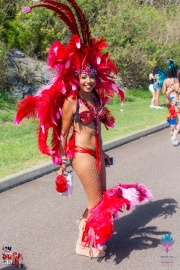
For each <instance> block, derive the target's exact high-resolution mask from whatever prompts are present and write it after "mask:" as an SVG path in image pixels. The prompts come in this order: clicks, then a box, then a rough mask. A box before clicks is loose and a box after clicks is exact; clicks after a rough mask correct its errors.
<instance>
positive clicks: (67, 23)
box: [30, 4, 79, 34]
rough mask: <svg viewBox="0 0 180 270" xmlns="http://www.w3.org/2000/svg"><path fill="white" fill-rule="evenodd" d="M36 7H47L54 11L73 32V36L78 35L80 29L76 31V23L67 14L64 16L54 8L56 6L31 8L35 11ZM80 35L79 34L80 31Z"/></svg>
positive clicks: (46, 6)
mask: <svg viewBox="0 0 180 270" xmlns="http://www.w3.org/2000/svg"><path fill="white" fill-rule="evenodd" d="M36 7H45V8H47V9H50V10H52V11H54V12H55V13H57V14H58V17H59V18H60V19H61V20H62V21H63V22H64V23H65V24H66V25H67V26H68V28H69V30H70V31H71V32H72V34H77V31H78V29H76V27H74V22H71V21H70V19H69V18H68V16H67V15H66V14H64V13H63V12H62V11H61V10H60V9H58V8H57V7H54V6H51V5H48V4H40V5H35V6H31V7H30V8H31V9H33V8H36ZM78 34H79V31H78Z"/></svg>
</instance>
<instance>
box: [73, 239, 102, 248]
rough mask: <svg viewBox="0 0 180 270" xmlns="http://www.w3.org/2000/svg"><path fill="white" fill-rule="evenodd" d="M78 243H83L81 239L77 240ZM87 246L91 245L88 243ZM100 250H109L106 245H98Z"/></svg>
mask: <svg viewBox="0 0 180 270" xmlns="http://www.w3.org/2000/svg"><path fill="white" fill-rule="evenodd" d="M77 243H78V244H79V245H81V239H78V241H77ZM86 247H89V246H88V245H86ZM98 250H104V251H105V250H107V246H106V245H99V246H98Z"/></svg>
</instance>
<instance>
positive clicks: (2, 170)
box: [0, 89, 168, 178]
mask: <svg viewBox="0 0 180 270" xmlns="http://www.w3.org/2000/svg"><path fill="white" fill-rule="evenodd" d="M150 99H151V93H150V92H149V91H148V90H135V89H131V90H128V91H127V93H126V102H125V103H124V106H122V105H121V104H120V102H119V99H117V98H115V99H113V100H112V101H111V103H110V104H109V105H108V107H109V109H110V110H111V112H112V114H113V115H114V116H115V119H116V123H115V128H114V129H109V130H108V131H106V130H105V128H104V127H103V128H102V137H103V141H108V140H112V139H114V138H118V137H121V136H125V135H128V134H131V133H133V132H136V131H138V130H141V129H144V128H147V127H150V126H153V125H156V124H159V123H161V122H163V121H165V119H166V116H167V115H168V112H167V109H166V107H165V105H164V96H161V97H160V105H162V106H164V109H163V110H160V109H159V110H157V109H151V108H150V107H149V106H150ZM15 108H16V105H15V102H14V101H13V100H12V99H11V98H9V97H8V96H2V95H0V178H3V177H5V176H8V175H11V174H14V173H16V172H20V171H22V170H25V169H27V168H31V167H33V166H35V165H39V164H43V163H44V162H47V161H50V160H51V159H50V157H48V156H44V155H42V154H41V153H40V152H39V151H38V150H37V138H36V133H35V130H36V127H37V122H34V121H32V120H30V121H27V120H24V121H23V122H22V123H21V124H20V125H17V126H16V125H14V124H13V123H12V122H13V119H14V116H15Z"/></svg>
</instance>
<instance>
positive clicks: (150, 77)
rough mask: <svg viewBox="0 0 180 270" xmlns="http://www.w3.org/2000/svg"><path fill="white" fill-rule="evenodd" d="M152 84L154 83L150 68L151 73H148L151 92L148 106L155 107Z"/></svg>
mask: <svg viewBox="0 0 180 270" xmlns="http://www.w3.org/2000/svg"><path fill="white" fill-rule="evenodd" d="M153 84H154V75H153V70H152V71H151V73H150V74H149V91H150V92H151V94H152V99H151V105H150V108H155V90H154V87H153Z"/></svg>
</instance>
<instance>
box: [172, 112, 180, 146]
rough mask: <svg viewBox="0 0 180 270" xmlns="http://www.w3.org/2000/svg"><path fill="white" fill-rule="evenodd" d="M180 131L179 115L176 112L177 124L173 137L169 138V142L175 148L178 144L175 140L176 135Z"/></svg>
mask: <svg viewBox="0 0 180 270" xmlns="http://www.w3.org/2000/svg"><path fill="white" fill-rule="evenodd" d="M179 130H180V113H179V112H177V124H176V126H175V128H174V132H173V136H172V137H171V142H172V144H173V145H174V146H177V145H178V144H179V142H178V140H177V139H176V135H177V134H178V132H179Z"/></svg>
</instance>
